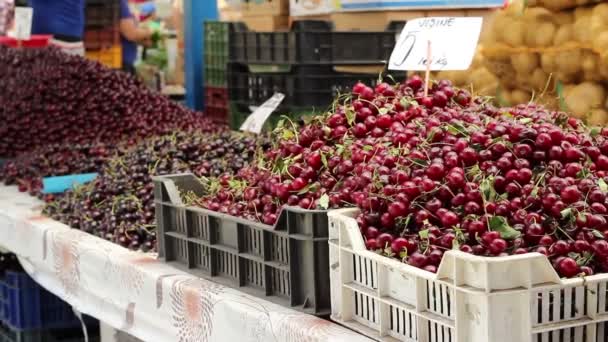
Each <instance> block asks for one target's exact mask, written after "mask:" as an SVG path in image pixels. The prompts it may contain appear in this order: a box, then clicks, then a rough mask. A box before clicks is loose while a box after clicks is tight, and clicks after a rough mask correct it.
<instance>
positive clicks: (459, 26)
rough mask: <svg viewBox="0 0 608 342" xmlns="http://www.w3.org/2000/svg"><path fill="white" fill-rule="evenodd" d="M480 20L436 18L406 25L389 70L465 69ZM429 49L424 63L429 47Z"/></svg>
mask: <svg viewBox="0 0 608 342" xmlns="http://www.w3.org/2000/svg"><path fill="white" fill-rule="evenodd" d="M482 23H483V19H482V18H477V17H463V18H452V17H436V18H431V17H429V18H420V19H414V20H410V21H408V22H407V24H406V25H405V27H404V28H403V31H402V32H401V35H400V36H399V39H398V41H397V44H396V45H395V49H394V50H393V53H392V55H391V59H390V61H389V66H388V67H389V69H390V70H411V71H423V70H426V69H427V64H430V69H431V70H466V69H468V68H469V66H470V65H471V62H472V61H473V56H474V55H475V49H476V47H477V42H478V41H479V34H480V33H481V24H482ZM429 42H430V45H431V47H432V52H433V53H432V54H431V59H430V63H427V55H428V46H429Z"/></svg>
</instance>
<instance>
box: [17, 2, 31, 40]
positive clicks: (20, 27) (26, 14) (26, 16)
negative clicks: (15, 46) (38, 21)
mask: <svg viewBox="0 0 608 342" xmlns="http://www.w3.org/2000/svg"><path fill="white" fill-rule="evenodd" d="M33 15H34V10H33V9H32V8H31V7H15V38H17V39H19V40H28V39H30V37H31V35H32V16H33Z"/></svg>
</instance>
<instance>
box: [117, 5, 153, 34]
mask: <svg viewBox="0 0 608 342" xmlns="http://www.w3.org/2000/svg"><path fill="white" fill-rule="evenodd" d="M120 33H121V34H122V35H123V37H125V39H127V40H129V41H132V42H135V43H138V44H146V43H148V42H149V40H150V38H151V37H152V32H151V31H150V30H148V29H146V28H141V27H139V26H138V25H137V22H136V21H135V17H134V16H133V14H132V13H131V11H130V10H129V4H128V2H127V0H121V1H120Z"/></svg>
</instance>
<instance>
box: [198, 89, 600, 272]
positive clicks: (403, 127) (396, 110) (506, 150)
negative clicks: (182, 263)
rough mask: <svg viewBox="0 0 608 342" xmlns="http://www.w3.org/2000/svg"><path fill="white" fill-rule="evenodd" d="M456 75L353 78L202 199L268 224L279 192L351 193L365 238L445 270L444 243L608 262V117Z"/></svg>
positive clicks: (327, 202)
mask: <svg viewBox="0 0 608 342" xmlns="http://www.w3.org/2000/svg"><path fill="white" fill-rule="evenodd" d="M489 101H490V99H486V98H472V97H471V95H470V94H469V93H468V92H467V91H465V90H459V89H456V88H454V87H452V86H451V84H450V82H448V81H439V82H434V83H432V86H431V89H429V94H428V96H424V90H423V81H422V80H421V79H420V78H419V77H412V78H410V79H409V80H407V81H406V82H405V83H403V84H397V85H394V86H393V85H389V84H387V83H380V84H378V85H377V86H376V87H375V88H371V87H368V86H366V85H364V84H361V83H359V84H357V85H355V86H354V88H353V92H352V96H351V97H350V98H348V99H343V100H342V101H341V103H340V104H339V105H337V106H336V107H335V108H334V110H333V111H332V112H330V113H328V114H327V115H325V116H323V117H317V118H314V119H313V120H312V121H311V122H309V123H308V124H306V125H304V126H302V127H300V128H296V126H295V125H293V124H292V123H284V124H283V126H282V127H280V128H279V129H278V130H277V131H275V133H276V134H277V136H278V139H277V143H276V145H275V147H274V148H273V149H271V150H269V151H268V152H267V153H266V155H265V157H264V158H262V159H261V160H259V161H258V162H257V163H256V165H253V166H252V167H249V168H245V169H243V170H241V171H240V172H239V173H238V174H236V175H228V174H226V175H223V176H221V177H219V178H218V179H216V180H211V181H210V187H209V188H210V194H209V195H208V196H205V197H203V198H200V199H198V204H199V205H201V206H203V207H205V208H208V209H211V210H216V211H220V212H224V213H228V214H230V215H235V216H241V217H245V218H248V219H252V220H259V221H262V222H264V223H267V224H273V223H274V222H275V221H276V219H277V215H278V213H279V211H280V210H281V208H282V206H284V205H295V206H300V207H302V208H337V207H345V206H356V207H358V208H359V209H360V210H361V213H360V214H359V215H358V216H357V218H356V219H357V222H358V223H359V226H360V229H361V233H362V234H363V236H364V237H365V240H366V245H367V248H368V249H370V250H374V251H377V252H378V253H382V254H384V255H386V256H389V257H395V258H398V259H400V260H402V261H403V262H405V263H408V264H410V265H412V266H415V267H419V268H422V269H425V270H427V271H429V272H436V270H437V267H438V265H439V264H440V262H441V259H442V257H443V254H444V253H445V252H446V251H447V250H451V249H459V250H461V251H463V252H466V253H472V254H476V255H481V256H489V257H490V256H506V255H512V254H521V253H529V252H538V253H541V254H545V255H547V256H548V257H549V259H550V261H551V262H552V263H553V265H554V267H555V269H556V270H557V271H558V273H559V274H560V275H561V276H564V277H574V276H577V275H590V274H594V273H597V272H607V271H608V242H607V241H606V239H607V238H608V224H607V220H606V215H607V213H608V210H607V208H608V202H607V201H606V194H607V193H608V177H607V176H608V130H606V129H591V128H587V127H585V126H584V125H583V124H582V123H581V122H580V121H578V120H575V119H572V118H569V117H568V116H567V114H566V113H562V112H551V111H548V110H546V109H544V108H542V107H540V106H536V105H533V104H528V105H520V106H517V107H513V108H496V107H493V106H492V105H491V104H490V103H489Z"/></svg>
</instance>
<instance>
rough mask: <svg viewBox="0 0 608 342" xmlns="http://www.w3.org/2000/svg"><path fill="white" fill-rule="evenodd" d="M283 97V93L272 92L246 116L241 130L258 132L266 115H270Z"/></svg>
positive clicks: (266, 117)
mask: <svg viewBox="0 0 608 342" xmlns="http://www.w3.org/2000/svg"><path fill="white" fill-rule="evenodd" d="M284 98H285V95H283V94H281V93H276V94H274V95H273V96H272V97H271V98H270V99H268V100H267V101H266V102H264V104H262V105H261V106H259V107H258V108H257V109H256V110H255V111H254V112H253V113H251V115H249V116H248V117H247V120H245V122H243V125H242V126H241V131H246V132H252V133H255V134H260V133H261V132H262V127H264V123H265V122H266V120H268V117H270V114H272V112H274V111H275V110H276V109H277V107H279V105H280V104H281V102H283V99H284Z"/></svg>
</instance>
